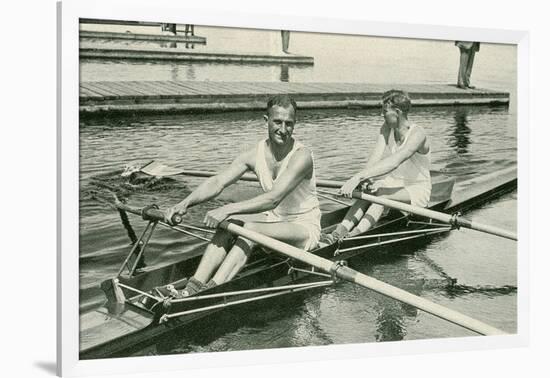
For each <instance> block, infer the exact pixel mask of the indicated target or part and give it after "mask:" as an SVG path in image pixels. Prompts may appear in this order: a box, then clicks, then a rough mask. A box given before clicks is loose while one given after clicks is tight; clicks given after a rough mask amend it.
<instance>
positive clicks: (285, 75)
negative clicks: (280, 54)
mask: <svg viewBox="0 0 550 378" xmlns="http://www.w3.org/2000/svg"><path fill="white" fill-rule="evenodd" d="M289 79H290V75H289V74H288V64H281V76H280V77H279V81H287V82H288V81H290V80H289Z"/></svg>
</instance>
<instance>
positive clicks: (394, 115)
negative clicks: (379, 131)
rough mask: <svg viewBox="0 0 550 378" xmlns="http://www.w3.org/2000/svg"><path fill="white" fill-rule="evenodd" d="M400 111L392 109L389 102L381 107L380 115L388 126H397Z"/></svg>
mask: <svg viewBox="0 0 550 378" xmlns="http://www.w3.org/2000/svg"><path fill="white" fill-rule="evenodd" d="M399 113H400V110H399V109H397V108H394V107H393V105H392V104H391V103H390V102H386V103H385V104H383V105H382V115H383V116H384V120H385V121H386V123H387V124H388V125H390V126H393V125H397V124H398V123H399Z"/></svg>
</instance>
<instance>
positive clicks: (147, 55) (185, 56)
mask: <svg viewBox="0 0 550 378" xmlns="http://www.w3.org/2000/svg"><path fill="white" fill-rule="evenodd" d="M79 50H80V58H89V59H108V60H113V59H114V60H126V59H131V60H148V61H163V60H172V61H187V62H210V63H237V64H239V63H247V64H291V65H310V66H311V65H313V58H312V57H310V56H302V55H294V54H284V53H281V54H277V55H269V54H233V53H223V52H219V53H213V52H200V51H192V50H185V49H178V48H164V47H141V46H124V47H107V46H99V45H98V44H93V43H90V44H87V43H81V44H80V49H79Z"/></svg>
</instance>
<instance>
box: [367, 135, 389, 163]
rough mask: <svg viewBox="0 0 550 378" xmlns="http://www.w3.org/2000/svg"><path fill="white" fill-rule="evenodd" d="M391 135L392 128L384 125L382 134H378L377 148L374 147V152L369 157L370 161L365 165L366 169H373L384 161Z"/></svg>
mask: <svg viewBox="0 0 550 378" xmlns="http://www.w3.org/2000/svg"><path fill="white" fill-rule="evenodd" d="M389 135H390V128H389V127H388V126H387V125H386V124H384V125H382V127H381V128H380V132H379V133H378V139H377V140H376V146H374V150H373V151H372V153H371V155H370V156H369V160H368V161H367V164H366V165H365V169H368V168H370V167H372V166H373V165H375V164H376V163H378V162H379V161H380V159H382V156H383V155H384V151H385V149H386V146H387V145H388V138H389Z"/></svg>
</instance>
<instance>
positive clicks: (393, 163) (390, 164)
mask: <svg viewBox="0 0 550 378" xmlns="http://www.w3.org/2000/svg"><path fill="white" fill-rule="evenodd" d="M425 142H426V135H425V134H424V132H423V131H422V130H419V129H418V128H417V129H415V130H414V131H413V132H412V133H411V135H410V136H409V138H408V139H407V141H406V143H405V145H404V146H403V148H402V149H400V150H399V151H397V152H396V153H395V154H393V155H391V156H388V157H386V158H385V159H382V160H380V161H379V162H378V163H376V164H374V165H373V166H371V167H369V168H366V169H364V170H362V171H361V172H359V173H357V174H356V175H354V176H353V177H352V178H351V179H349V180H348V181H347V182H346V183H345V184H344V186H342V188H341V189H340V192H341V193H342V194H343V195H345V196H351V193H352V191H353V190H354V189H355V187H357V185H359V183H360V182H362V181H365V180H367V179H369V178H373V177H377V176H382V175H385V174H387V173H390V172H391V171H393V170H394V169H396V168H397V167H399V165H401V163H403V162H404V161H405V160H407V159H409V158H410V157H411V156H412V155H414V153H415V152H417V151H418V150H419V149H420V148H422V146H423V145H424V143H425Z"/></svg>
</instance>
